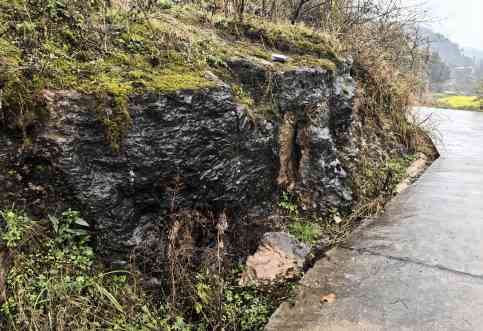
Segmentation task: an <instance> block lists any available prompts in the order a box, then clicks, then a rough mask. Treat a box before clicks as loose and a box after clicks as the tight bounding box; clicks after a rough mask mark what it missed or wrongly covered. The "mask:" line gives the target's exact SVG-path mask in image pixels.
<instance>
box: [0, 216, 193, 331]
mask: <svg viewBox="0 0 483 331" xmlns="http://www.w3.org/2000/svg"><path fill="white" fill-rule="evenodd" d="M1 216H2V218H3V219H4V220H5V221H6V223H7V232H6V233H8V235H7V238H9V241H8V242H9V243H10V246H9V247H11V248H13V249H14V251H12V263H11V266H10V270H9V271H8V274H7V282H6V286H7V300H6V301H5V302H4V303H3V304H2V306H1V311H2V314H3V316H4V317H5V323H6V324H5V325H3V327H5V328H7V329H9V330H47V329H48V330H66V329H67V330H94V329H95V330H100V329H102V330H155V329H163V330H189V329H188V325H187V324H186V323H184V322H183V320H182V319H181V318H180V317H176V316H173V315H170V313H169V310H168V308H167V306H165V305H159V306H153V305H152V304H151V303H149V300H148V297H147V296H146V294H144V292H143V291H142V290H141V289H140V288H139V286H138V280H137V278H138V275H137V273H136V272H134V271H131V272H128V271H108V272H106V271H104V269H103V267H102V265H100V264H99V263H98V262H97V261H96V259H95V255H94V251H93V249H92V248H91V246H90V236H89V232H88V224H87V223H86V222H85V221H84V220H83V219H82V218H80V215H79V213H78V212H76V211H72V210H68V211H66V212H64V213H62V214H61V215H59V216H58V217H54V216H51V217H49V220H48V221H33V220H31V219H30V218H28V217H26V216H25V215H24V214H23V213H21V212H16V211H14V210H5V211H2V212H1ZM15 228H16V230H14V229H15ZM19 229H21V230H19ZM33 229H35V231H33ZM26 238H29V244H28V245H23V246H20V245H19V243H21V242H22V241H23V240H25V239H26Z"/></svg>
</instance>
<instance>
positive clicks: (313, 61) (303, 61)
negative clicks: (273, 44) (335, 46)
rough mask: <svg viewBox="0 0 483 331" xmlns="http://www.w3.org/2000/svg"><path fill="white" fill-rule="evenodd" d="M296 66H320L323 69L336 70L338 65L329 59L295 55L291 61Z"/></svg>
mask: <svg viewBox="0 0 483 331" xmlns="http://www.w3.org/2000/svg"><path fill="white" fill-rule="evenodd" d="M289 64H292V65H296V66H307V67H319V68H322V69H326V70H330V71H335V70H336V68H337V65H336V64H335V63H334V61H332V60H329V59H319V58H314V57H311V56H295V57H293V58H292V59H290V63H289Z"/></svg>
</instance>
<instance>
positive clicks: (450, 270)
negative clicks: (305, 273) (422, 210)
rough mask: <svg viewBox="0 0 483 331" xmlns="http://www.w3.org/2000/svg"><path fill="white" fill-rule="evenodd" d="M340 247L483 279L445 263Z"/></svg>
mask: <svg viewBox="0 0 483 331" xmlns="http://www.w3.org/2000/svg"><path fill="white" fill-rule="evenodd" d="M339 248H341V249H345V250H348V251H353V252H357V253H368V254H370V255H374V256H380V257H385V258H387V259H390V260H396V261H400V262H406V263H412V264H416V265H419V266H423V267H427V268H432V269H437V270H440V271H445V272H450V273H453V274H456V275H460V276H466V277H471V278H477V279H479V280H482V281H483V275H478V274H472V273H469V272H465V271H459V270H455V269H450V268H448V267H445V266H444V265H441V264H428V263H426V262H424V261H421V260H414V259H411V258H409V257H399V256H393V255H385V254H381V253H377V252H374V251H372V250H370V249H367V248H354V247H349V246H341V247H339Z"/></svg>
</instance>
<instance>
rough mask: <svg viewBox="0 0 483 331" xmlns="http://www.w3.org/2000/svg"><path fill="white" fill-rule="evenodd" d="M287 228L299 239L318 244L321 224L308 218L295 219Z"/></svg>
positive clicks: (310, 243)
mask: <svg viewBox="0 0 483 331" xmlns="http://www.w3.org/2000/svg"><path fill="white" fill-rule="evenodd" d="M287 229H288V232H289V233H290V234H291V235H293V236H294V237H295V238H297V240H299V241H301V242H304V243H306V244H309V245H314V244H316V243H317V242H318V240H319V238H320V235H321V229H320V226H319V225H318V224H317V223H315V222H309V221H307V220H294V221H293V222H291V223H290V224H289V225H288V227H287Z"/></svg>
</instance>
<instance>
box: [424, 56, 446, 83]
mask: <svg viewBox="0 0 483 331" xmlns="http://www.w3.org/2000/svg"><path fill="white" fill-rule="evenodd" d="M450 77H451V69H450V67H449V66H448V65H447V64H446V63H445V62H444V61H443V60H442V59H441V57H440V56H439V54H438V53H437V52H433V53H432V54H431V57H430V60H429V79H430V82H431V84H441V83H444V82H446V81H448V80H449V79H450Z"/></svg>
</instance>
